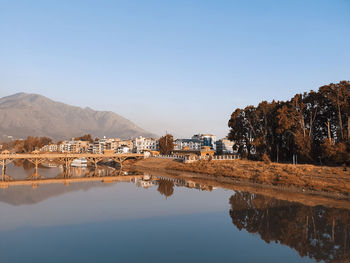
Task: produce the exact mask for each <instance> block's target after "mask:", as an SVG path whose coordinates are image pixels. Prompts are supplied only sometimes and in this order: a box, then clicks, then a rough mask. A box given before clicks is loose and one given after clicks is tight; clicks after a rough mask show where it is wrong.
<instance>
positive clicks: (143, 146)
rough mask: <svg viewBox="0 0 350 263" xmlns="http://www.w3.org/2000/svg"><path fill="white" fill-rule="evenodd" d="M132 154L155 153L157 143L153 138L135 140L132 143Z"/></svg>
mask: <svg viewBox="0 0 350 263" xmlns="http://www.w3.org/2000/svg"><path fill="white" fill-rule="evenodd" d="M132 142H133V152H135V153H143V152H144V151H157V150H158V146H159V144H158V141H157V140H155V139H153V138H144V137H142V136H140V137H138V138H135V139H134V140H133V141H132Z"/></svg>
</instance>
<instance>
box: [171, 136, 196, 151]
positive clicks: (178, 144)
mask: <svg viewBox="0 0 350 263" xmlns="http://www.w3.org/2000/svg"><path fill="white" fill-rule="evenodd" d="M184 149H189V150H191V151H198V150H200V149H201V141H200V140H198V139H176V140H175V146H174V150H184Z"/></svg>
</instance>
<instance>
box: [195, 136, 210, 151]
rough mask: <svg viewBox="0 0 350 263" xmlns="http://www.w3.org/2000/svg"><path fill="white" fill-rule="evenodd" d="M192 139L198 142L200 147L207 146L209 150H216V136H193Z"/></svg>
mask: <svg viewBox="0 0 350 263" xmlns="http://www.w3.org/2000/svg"><path fill="white" fill-rule="evenodd" d="M192 139H193V140H199V141H200V142H201V147H203V146H209V147H210V149H213V150H216V136H215V135H213V134H195V135H193V136H192Z"/></svg>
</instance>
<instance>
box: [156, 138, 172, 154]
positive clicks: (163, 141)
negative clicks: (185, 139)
mask: <svg viewBox="0 0 350 263" xmlns="http://www.w3.org/2000/svg"><path fill="white" fill-rule="evenodd" d="M158 143H159V152H160V154H163V155H170V154H171V153H172V152H173V150H174V137H173V136H172V135H171V134H166V135H165V136H163V137H160V139H159V140H158Z"/></svg>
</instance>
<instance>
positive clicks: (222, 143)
mask: <svg viewBox="0 0 350 263" xmlns="http://www.w3.org/2000/svg"><path fill="white" fill-rule="evenodd" d="M234 145H235V143H234V141H230V140H228V139H226V138H225V139H221V140H218V141H217V142H216V152H217V153H218V154H233V153H234V152H233V146H234Z"/></svg>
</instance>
